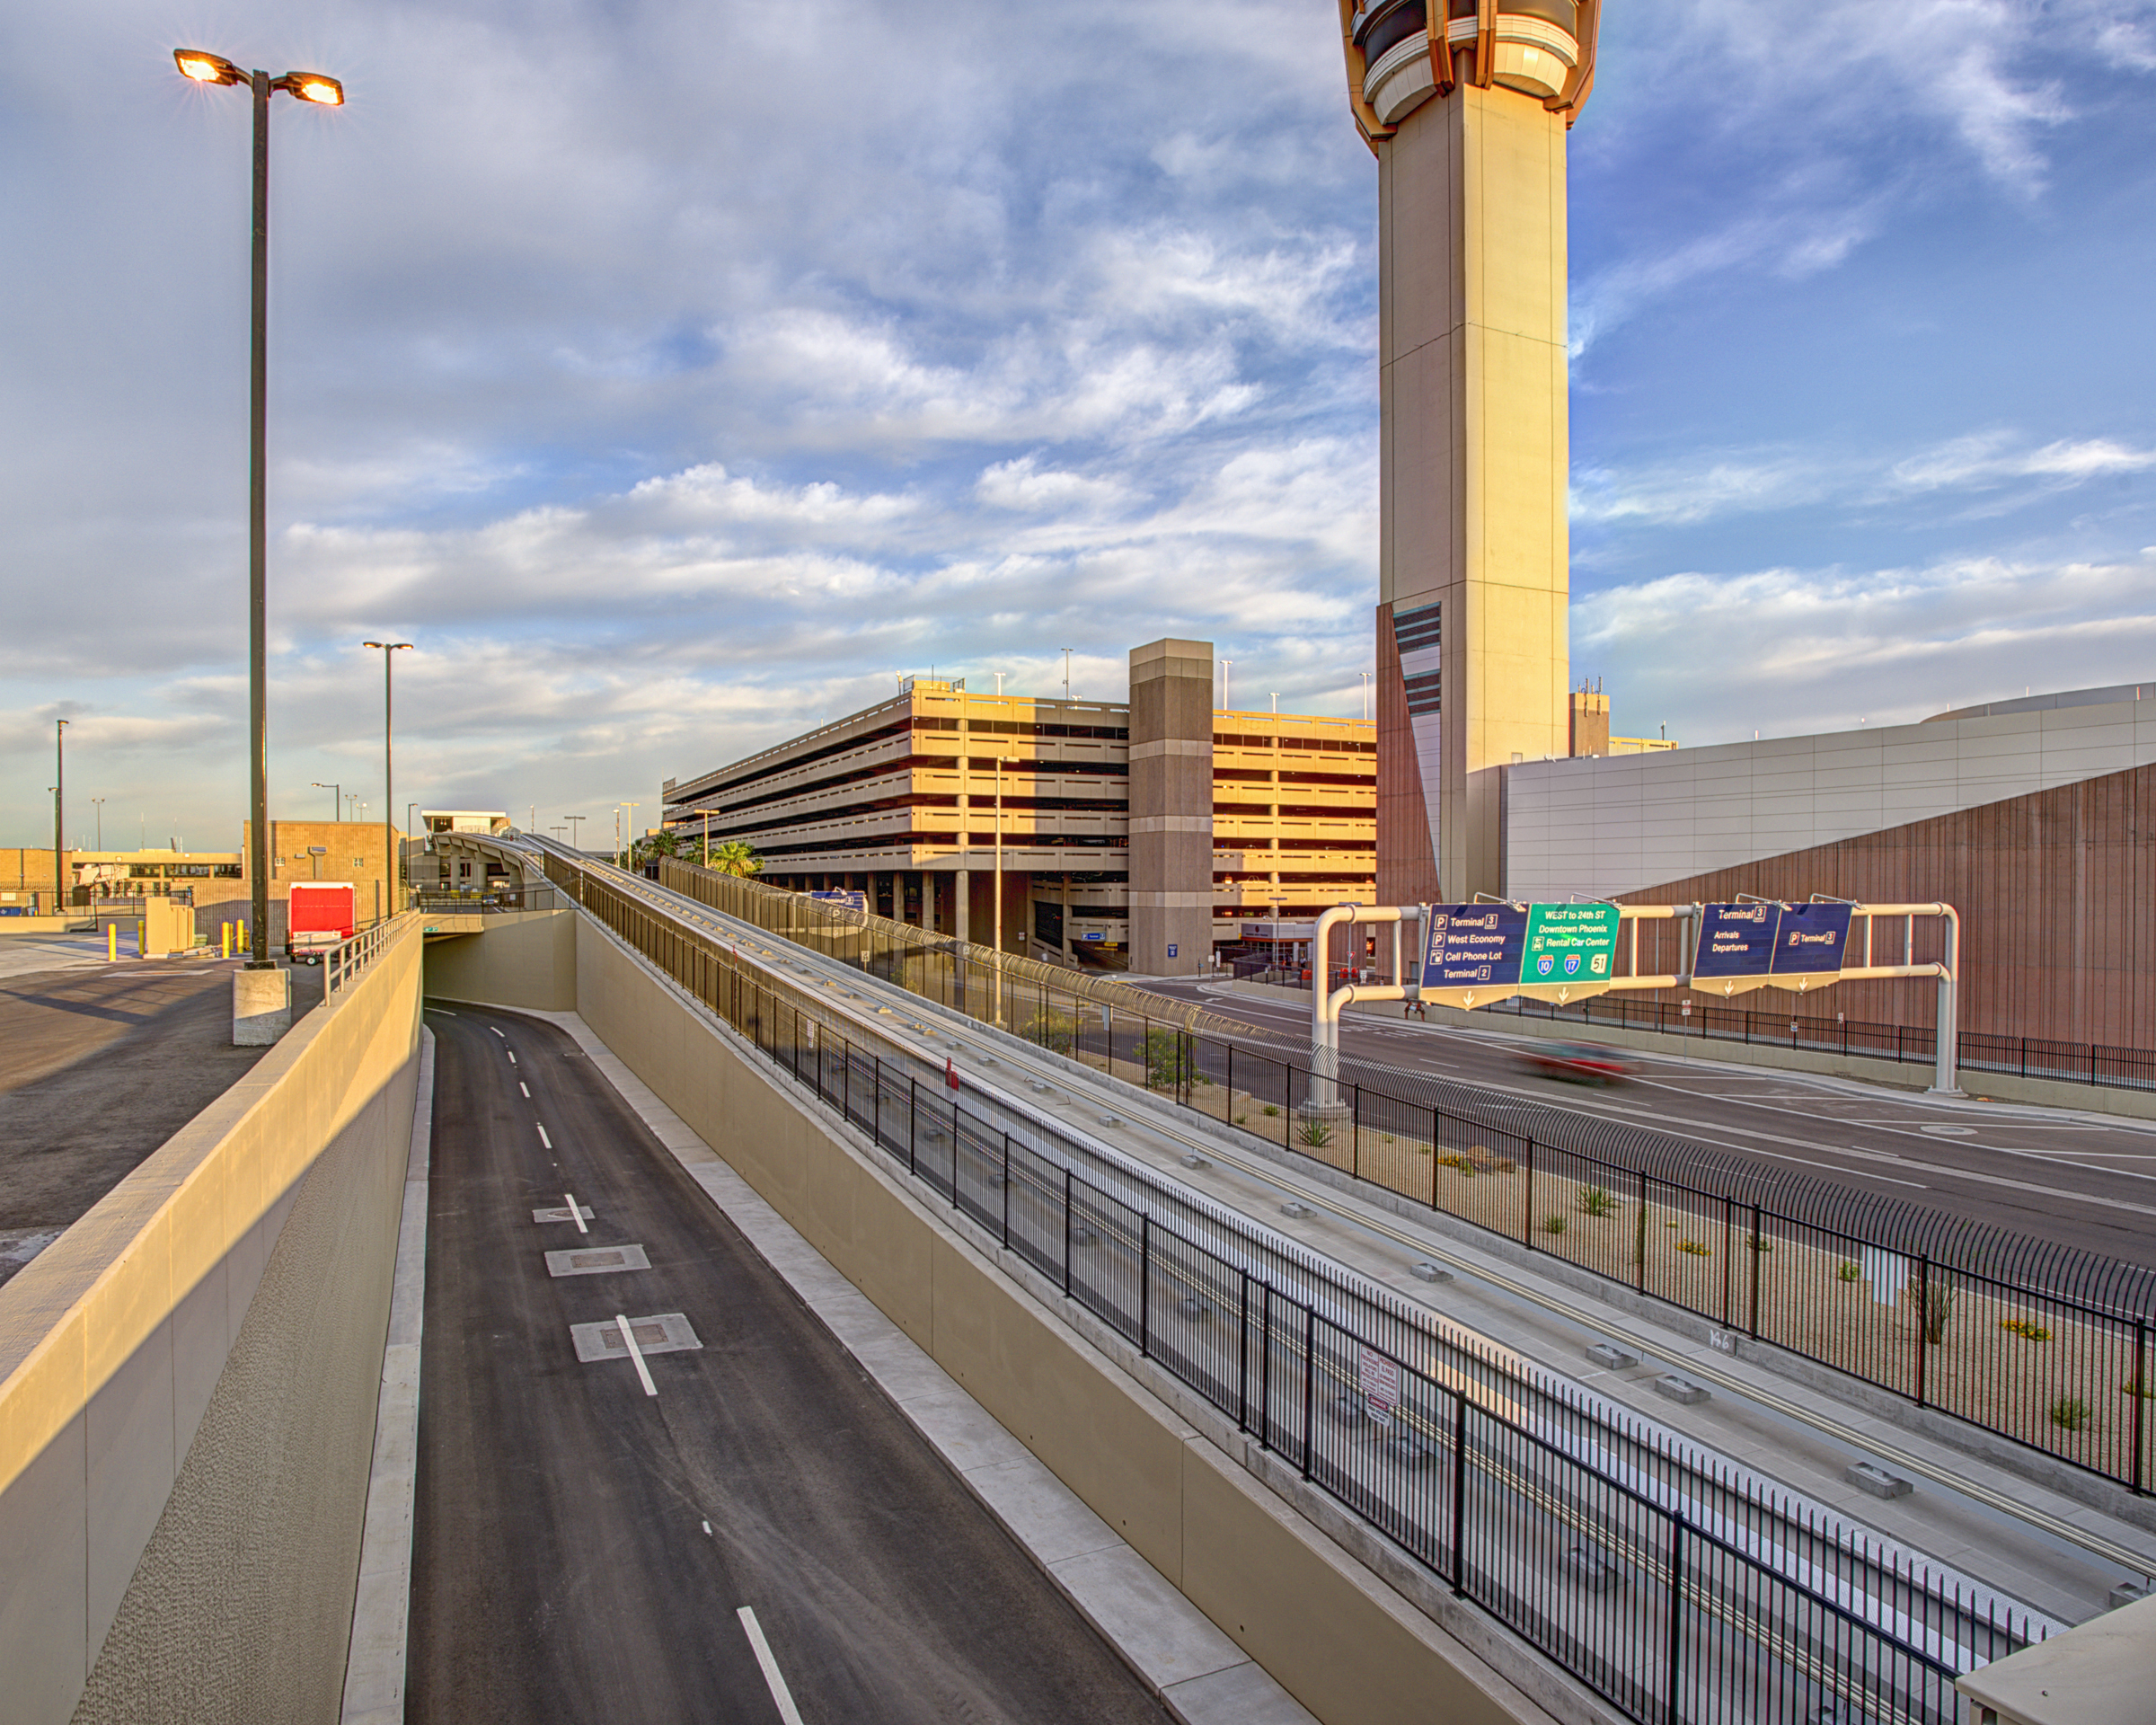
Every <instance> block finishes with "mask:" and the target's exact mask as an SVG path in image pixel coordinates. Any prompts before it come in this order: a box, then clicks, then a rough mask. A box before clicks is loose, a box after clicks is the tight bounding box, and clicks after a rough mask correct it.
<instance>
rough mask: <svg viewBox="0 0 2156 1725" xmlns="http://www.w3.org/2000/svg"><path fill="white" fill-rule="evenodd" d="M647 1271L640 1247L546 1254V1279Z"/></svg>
mask: <svg viewBox="0 0 2156 1725" xmlns="http://www.w3.org/2000/svg"><path fill="white" fill-rule="evenodd" d="M650 1268H651V1261H650V1260H649V1258H647V1257H645V1256H644V1249H643V1248H642V1247H641V1246H584V1247H581V1248H579V1247H574V1246H572V1247H569V1248H567V1249H565V1250H563V1251H561V1252H548V1253H547V1254H546V1273H547V1274H548V1275H549V1276H605V1275H608V1274H611V1273H612V1272H613V1271H614V1270H617V1269H650Z"/></svg>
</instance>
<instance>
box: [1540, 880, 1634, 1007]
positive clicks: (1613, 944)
mask: <svg viewBox="0 0 2156 1725" xmlns="http://www.w3.org/2000/svg"><path fill="white" fill-rule="evenodd" d="M1617 924H1618V916H1617V907H1616V906H1615V905H1604V904H1586V905H1530V906H1528V907H1527V949H1526V951H1525V952H1524V954H1522V956H1521V961H1520V992H1521V993H1522V994H1523V995H1530V996H1531V997H1533V998H1534V999H1536V1000H1554V1001H1557V1002H1559V1003H1560V1004H1562V1003H1564V1002H1566V1001H1571V1000H1585V999H1586V998H1587V997H1588V996H1589V995H1600V994H1606V993H1608V992H1609V986H1610V984H1611V982H1612V981H1613V980H1614V979H1615V977H1616V975H1617Z"/></svg>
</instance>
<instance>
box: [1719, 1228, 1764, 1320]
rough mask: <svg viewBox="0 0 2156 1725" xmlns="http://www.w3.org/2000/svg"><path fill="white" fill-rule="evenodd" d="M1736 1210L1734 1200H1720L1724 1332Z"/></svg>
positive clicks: (1727, 1315)
mask: <svg viewBox="0 0 2156 1725" xmlns="http://www.w3.org/2000/svg"><path fill="white" fill-rule="evenodd" d="M1735 1210H1736V1199H1732V1198H1728V1197H1725V1198H1724V1199H1722V1328H1723V1329H1725V1330H1727V1328H1728V1327H1729V1252H1730V1248H1731V1246H1732V1245H1733V1244H1734V1243H1735V1235H1736V1223H1735V1221H1734V1220H1733V1219H1732V1218H1733V1214H1734V1212H1735ZM1754 1232H1756V1230H1754ZM1752 1256H1753V1258H1754V1260H1756V1259H1757V1258H1758V1257H1759V1254H1758V1253H1757V1252H1754V1253H1753V1254H1752Z"/></svg>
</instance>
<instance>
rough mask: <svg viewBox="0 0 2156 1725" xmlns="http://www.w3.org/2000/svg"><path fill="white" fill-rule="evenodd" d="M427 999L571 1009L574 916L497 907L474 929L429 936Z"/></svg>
mask: <svg viewBox="0 0 2156 1725" xmlns="http://www.w3.org/2000/svg"><path fill="white" fill-rule="evenodd" d="M427 997H428V998H429V1000H464V1001H471V1002H473V1003H474V1004H477V1003H482V1002H483V1003H485V1004H488V1005H492V1006H526V1007H530V1008H532V1009H534V1010H535V1011H538V1012H543V1013H568V1012H574V1011H575V1010H576V1004H577V933H576V914H575V913H574V912H573V911H567V910H540V911H497V912H493V913H491V914H490V915H489V916H487V917H486V918H485V926H484V927H483V928H482V930H481V932H479V933H471V934H447V935H442V936H438V937H436V938H433V939H430V940H429V941H428V942H427Z"/></svg>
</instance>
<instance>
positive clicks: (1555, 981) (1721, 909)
mask: <svg viewBox="0 0 2156 1725" xmlns="http://www.w3.org/2000/svg"><path fill="white" fill-rule="evenodd" d="M1850 917H1851V909H1850V907H1849V906H1847V905H1774V904H1743V905H1703V906H1701V920H1700V938H1699V945H1698V947H1697V949H1696V950H1695V952H1694V956H1693V960H1692V986H1694V987H1695V988H1698V989H1699V990H1700V991H1701V992H1702V993H1704V994H1710V995H1721V996H1723V997H1724V998H1727V997H1728V996H1730V995H1739V994H1744V993H1746V992H1748V991H1749V990H1751V989H1754V988H1767V987H1773V988H1787V989H1789V990H1790V991H1791V992H1793V993H1797V994H1803V993H1806V992H1807V991H1808V990H1810V989H1814V988H1824V987H1825V986H1827V985H1828V984H1829V983H1832V982H1835V981H1838V980H1839V979H1840V977H1841V974H1842V968H1843V963H1844V960H1843V958H1842V953H1843V952H1844V951H1845V950H1846V949H1847V947H1848V945H1849V924H1850ZM1619 926H1620V917H1619V912H1618V908H1617V907H1616V906H1615V905H1605V904H1599V903H1595V904H1570V905H1513V904H1496V905H1432V906H1431V907H1430V923H1429V931H1428V939H1427V942H1426V943H1425V946H1424V949H1423V959H1422V999H1423V1000H1424V1001H1425V1002H1426V1003H1435V1004H1438V1005H1443V1006H1461V1007H1469V1008H1472V1007H1476V1006H1489V1005H1492V1004H1495V1003H1497V1002H1498V1001H1501V1000H1509V999H1511V998H1512V997H1513V996H1514V995H1528V996H1530V997H1531V998H1533V999H1536V1000H1549V1001H1555V1002H1556V1003H1558V1004H1560V1005H1562V1004H1567V1003H1568V1002H1573V1001H1580V1000H1586V999H1588V998H1590V997H1592V996H1593V995H1599V994H1604V993H1606V992H1607V991H1608V989H1609V986H1610V985H1611V983H1612V982H1613V981H1614V980H1615V979H1616V975H1617V933H1618V928H1619Z"/></svg>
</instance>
